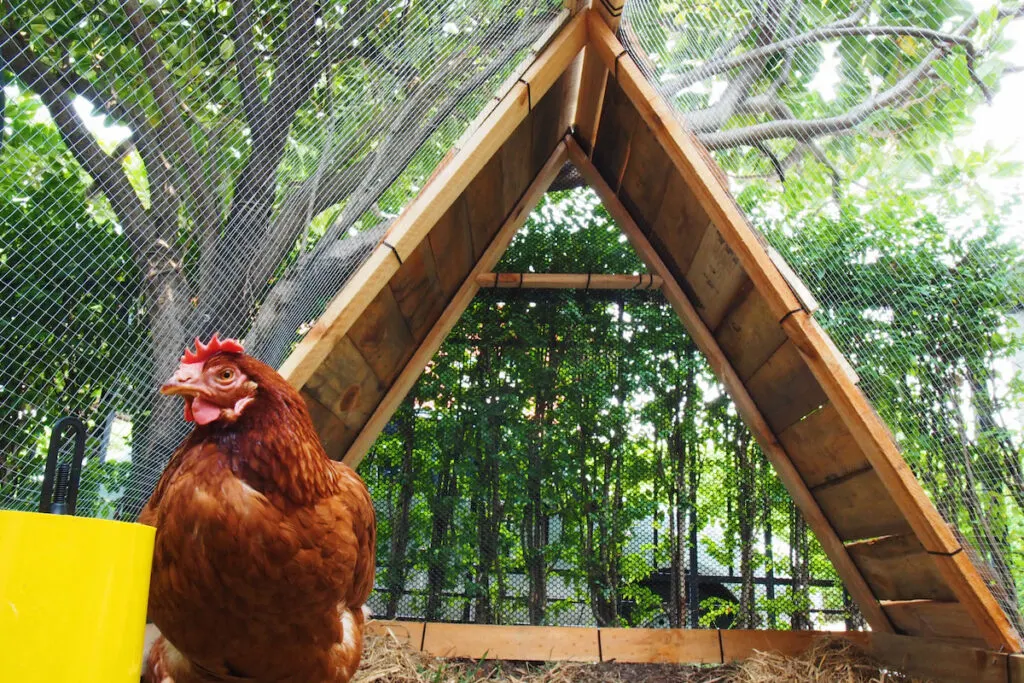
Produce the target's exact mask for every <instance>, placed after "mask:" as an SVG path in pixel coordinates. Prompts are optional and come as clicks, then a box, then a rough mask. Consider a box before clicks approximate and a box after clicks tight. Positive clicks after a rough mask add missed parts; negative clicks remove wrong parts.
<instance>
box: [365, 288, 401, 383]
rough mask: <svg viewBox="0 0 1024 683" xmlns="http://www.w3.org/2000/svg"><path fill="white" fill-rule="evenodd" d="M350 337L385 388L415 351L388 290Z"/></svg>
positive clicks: (382, 292)
mask: <svg viewBox="0 0 1024 683" xmlns="http://www.w3.org/2000/svg"><path fill="white" fill-rule="evenodd" d="M349 337H350V338H351V339H352V343H353V344H354V345H355V347H356V348H357V349H358V350H359V353H360V354H361V355H362V356H363V358H364V359H366V363H367V364H368V365H369V366H370V367H371V368H372V369H373V373H374V374H375V375H376V376H377V379H378V380H380V382H381V384H383V385H384V386H388V385H390V384H391V382H393V381H394V379H395V377H396V376H397V375H398V373H399V371H400V370H401V369H402V366H403V365H404V364H405V361H407V360H408V359H409V356H411V355H412V352H413V350H415V348H416V342H415V341H413V338H412V334H411V333H410V332H409V326H408V325H407V324H406V322H405V318H403V317H402V312H401V310H399V308H398V302H397V301H395V297H394V295H393V294H392V293H391V289H390V288H388V287H385V288H384V289H382V290H381V291H380V293H379V294H378V295H377V297H376V298H375V299H374V300H373V301H372V302H371V303H370V305H369V306H367V307H366V310H365V311H364V312H363V315H362V316H360V317H359V319H358V320H356V321H355V323H353V325H352V329H351V331H350V332H349Z"/></svg>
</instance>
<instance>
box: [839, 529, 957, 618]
mask: <svg viewBox="0 0 1024 683" xmlns="http://www.w3.org/2000/svg"><path fill="white" fill-rule="evenodd" d="M846 549H847V550H848V551H849V553H850V557H852V558H853V561H854V563H855V564H856V565H857V567H858V568H860V573H861V575H863V576H864V580H865V581H867V582H868V585H869V586H871V589H872V590H873V591H874V593H875V595H876V596H877V597H878V599H879V600H943V601H947V602H951V601H953V600H956V596H955V595H954V594H953V591H952V590H950V588H949V586H948V585H947V584H946V580H945V579H944V578H942V575H941V574H940V573H939V569H938V567H937V566H936V565H935V560H934V559H933V558H932V556H931V555H929V554H928V553H927V552H926V551H925V549H924V547H923V546H922V545H921V542H920V541H919V540H917V537H916V536H914V535H913V534H902V535H899V536H883V537H881V538H875V539H871V540H867V541H858V542H856V543H847V544H846Z"/></svg>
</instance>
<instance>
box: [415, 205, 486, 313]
mask: <svg viewBox="0 0 1024 683" xmlns="http://www.w3.org/2000/svg"><path fill="white" fill-rule="evenodd" d="M427 238H428V240H429V242H430V250H431V252H433V254H434V263H435V264H438V263H440V264H443V265H444V267H442V268H438V269H437V279H438V282H440V284H441V289H442V290H443V291H444V293H445V297H446V298H448V299H450V298H451V297H452V296H453V295H454V294H455V290H457V289H458V288H459V285H461V284H462V281H463V280H465V279H466V275H467V274H468V273H469V270H470V268H472V267H473V263H474V262H475V260H476V259H475V258H474V255H473V238H472V235H471V234H470V230H469V213H468V212H467V211H466V202H465V198H464V197H459V198H458V199H457V200H455V203H453V204H452V205H451V208H449V209H448V211H446V212H445V213H444V215H443V216H441V219H440V220H439V221H438V222H437V225H435V226H434V228H433V229H432V230H431V231H430V233H428V235H427Z"/></svg>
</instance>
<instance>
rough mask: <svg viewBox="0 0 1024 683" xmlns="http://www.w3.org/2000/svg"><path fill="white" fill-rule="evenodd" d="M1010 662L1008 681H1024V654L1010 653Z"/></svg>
mask: <svg viewBox="0 0 1024 683" xmlns="http://www.w3.org/2000/svg"><path fill="white" fill-rule="evenodd" d="M1008 664H1009V666H1010V671H1009V672H1008V673H1009V675H1008V676H1007V681H1008V683H1024V656H1021V655H1010V657H1009V661H1008Z"/></svg>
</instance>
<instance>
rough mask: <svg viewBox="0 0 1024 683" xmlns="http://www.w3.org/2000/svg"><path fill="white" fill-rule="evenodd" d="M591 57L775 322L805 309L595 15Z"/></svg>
mask: <svg viewBox="0 0 1024 683" xmlns="http://www.w3.org/2000/svg"><path fill="white" fill-rule="evenodd" d="M587 28H588V32H587V36H588V43H587V53H588V54H589V53H590V52H591V51H593V52H594V54H596V55H598V56H599V57H600V58H601V61H602V62H604V65H605V67H606V68H607V69H609V70H610V72H611V74H612V77H613V78H615V79H616V81H617V82H618V84H619V86H620V87H621V88H622V90H623V92H625V93H626V96H627V97H629V99H630V101H631V102H632V103H633V106H635V107H636V110H637V112H638V113H639V114H640V118H641V119H642V120H643V121H644V123H645V124H647V127H648V128H650V130H651V132H652V133H653V134H654V137H655V139H656V140H657V141H658V142H659V143H660V144H661V146H662V148H663V149H664V150H665V153H666V154H668V157H669V159H671V160H672V163H673V164H674V165H675V167H676V168H677V169H679V172H680V173H681V174H682V176H683V179H684V180H685V181H686V184H687V185H688V186H689V188H690V190H691V191H692V192H693V193H694V195H696V197H697V199H698V200H699V201H700V203H701V206H702V207H703V208H704V211H705V212H706V213H707V215H708V217H709V218H710V219H711V220H712V222H714V224H715V226H716V227H717V228H718V230H719V232H721V233H722V238H723V239H724V240H725V241H726V242H727V243H728V244H729V246H730V247H731V248H732V250H733V252H734V253H735V254H736V258H737V259H738V260H739V262H740V263H741V264H742V265H743V268H744V270H746V272H747V273H748V275H749V277H750V279H751V280H752V281H753V282H754V286H755V287H757V289H758V292H759V293H760V294H761V295H762V296H763V297H764V298H765V302H766V303H767V304H768V307H769V308H770V309H771V311H772V314H773V315H774V316H775V319H776V320H782V318H784V317H785V316H786V315H788V314H789V313H792V312H793V311H798V310H800V309H801V305H800V301H799V299H798V298H797V296H796V295H795V294H794V293H793V292H792V291H791V290H790V288H789V286H788V284H787V283H786V279H785V277H784V276H783V275H782V273H780V272H779V269H778V268H777V267H776V266H775V264H773V263H772V262H771V259H770V258H769V257H768V254H767V253H766V252H765V249H764V247H763V246H762V245H761V242H760V241H759V239H758V237H757V235H756V234H755V233H754V231H753V229H752V228H751V227H750V225H749V224H748V223H747V219H746V217H745V216H744V215H743V212H742V211H741V210H740V208H739V207H738V206H737V205H736V202H735V201H733V199H732V197H731V196H730V194H729V191H728V190H727V189H726V188H725V186H724V185H723V183H722V181H721V180H720V179H719V177H718V174H717V172H716V171H715V168H714V166H713V162H712V161H711V159H710V158H709V157H708V156H707V153H706V152H703V151H702V150H703V148H702V147H701V145H700V143H699V142H698V141H697V140H696V138H694V137H693V136H692V135H690V134H689V133H687V132H686V131H685V130H683V127H682V125H681V124H680V123H679V121H678V120H677V119H676V117H675V114H674V112H673V111H672V110H671V109H670V108H669V106H668V105H667V104H666V103H665V102H664V100H662V99H661V97H660V96H659V95H658V94H657V92H656V91H655V90H654V88H653V87H652V86H651V84H650V83H648V82H647V78H646V77H645V76H644V75H643V72H642V71H641V70H640V67H638V66H637V65H636V63H635V62H634V61H633V59H632V57H630V55H629V53H628V52H626V48H624V47H623V46H622V43H620V42H619V40H618V38H616V37H615V34H614V33H613V32H612V31H611V29H609V28H608V26H607V25H606V24H605V23H604V22H603V21H602V20H601V19H600V18H599V17H598V16H597V15H595V14H594V13H591V16H590V17H589V21H588V23H587Z"/></svg>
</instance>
